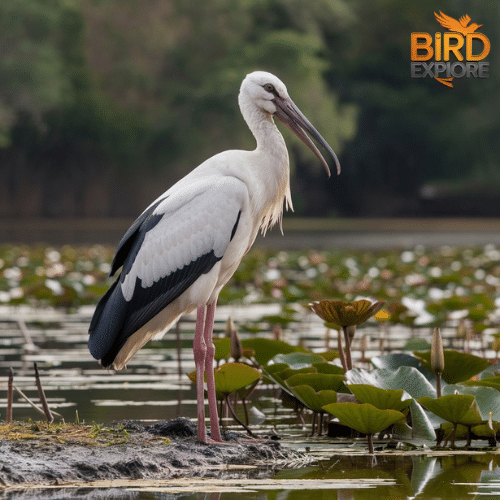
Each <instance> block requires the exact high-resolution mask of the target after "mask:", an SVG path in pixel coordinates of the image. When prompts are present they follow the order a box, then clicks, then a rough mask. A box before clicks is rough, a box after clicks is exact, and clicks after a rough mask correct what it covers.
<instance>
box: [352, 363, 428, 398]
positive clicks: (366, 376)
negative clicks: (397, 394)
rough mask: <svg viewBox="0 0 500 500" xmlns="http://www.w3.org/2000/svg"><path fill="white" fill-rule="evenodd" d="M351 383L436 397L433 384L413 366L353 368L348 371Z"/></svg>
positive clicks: (416, 396)
mask: <svg viewBox="0 0 500 500" xmlns="http://www.w3.org/2000/svg"><path fill="white" fill-rule="evenodd" d="M346 379H347V382H348V383H349V384H369V385H374V386H376V387H380V388H382V389H403V390H404V391H406V392H407V393H408V394H409V395H410V396H411V397H412V398H415V399H417V398H420V397H422V396H429V397H436V390H435V389H434V387H433V386H432V384H431V383H430V382H429V381H428V380H427V379H426V378H425V377H424V376H423V375H422V373H421V372H420V371H419V370H417V369H416V368H414V367H413V366H401V367H400V368H398V369H397V370H396V371H395V372H394V371H392V370H385V369H384V370H373V371H372V372H367V371H366V370H361V369H353V370H350V371H348V372H347V373H346Z"/></svg>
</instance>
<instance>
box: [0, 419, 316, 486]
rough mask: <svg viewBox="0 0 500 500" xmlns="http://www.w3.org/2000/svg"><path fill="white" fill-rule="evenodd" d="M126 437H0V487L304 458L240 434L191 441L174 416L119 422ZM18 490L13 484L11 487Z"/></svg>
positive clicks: (197, 471) (174, 474)
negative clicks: (90, 440)
mask: <svg viewBox="0 0 500 500" xmlns="http://www.w3.org/2000/svg"><path fill="white" fill-rule="evenodd" d="M119 426H120V429H121V432H122V435H125V436H126V439H118V440H116V441H115V442H108V443H107V444H105V445H97V446H96V445H91V444H86V443H83V444H82V443H78V442H68V441H65V440H63V439H59V440H58V439H57V437H56V439H50V440H47V439H33V438H30V439H25V438H23V436H22V435H20V436H19V437H18V438H17V439H3V440H2V441H1V442H0V486H1V487H2V488H7V489H9V487H19V486H20V485H62V484H64V483H74V482H78V483H86V482H90V481H97V480H113V479H173V478H179V477H192V476H198V477H200V476H202V477H220V476H221V474H223V473H224V471H226V472H227V471H228V470H232V471H233V473H234V472H235V469H233V468H232V466H235V465H239V466H240V465H241V466H245V465H258V466H262V468H269V474H272V473H273V469H274V468H275V467H281V468H283V467H286V466H287V464H294V465H297V462H303V463H305V462H306V460H307V459H306V458H304V457H303V456H302V455H300V454H299V453H297V452H295V451H292V450H287V449H285V448H283V447H281V446H280V444H279V442H278V441H275V440H272V439H269V440H265V441H256V442H246V441H245V440H246V439H247V438H246V436H245V435H244V434H242V433H232V432H226V433H225V435H224V436H223V437H224V439H225V440H227V441H229V442H231V444H229V445H204V444H201V443H199V442H197V441H196V426H195V425H194V424H193V423H192V422H191V421H190V420H188V419H184V418H179V419H175V420H170V421H163V422H158V423H156V424H154V425H143V424H141V423H140V422H136V421H123V422H120V424H119ZM16 489H17V488H16Z"/></svg>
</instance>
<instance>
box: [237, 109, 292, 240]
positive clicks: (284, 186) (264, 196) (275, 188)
mask: <svg viewBox="0 0 500 500" xmlns="http://www.w3.org/2000/svg"><path fill="white" fill-rule="evenodd" d="M240 108H241V112H242V114H243V118H244V119H245V121H246V122H247V125H248V127H249V128H250V130H251V131H252V134H253V135H254V137H255V139H256V141H257V148H256V149H255V151H254V153H255V154H256V155H258V156H259V168H258V169H256V171H255V172H253V173H252V174H253V176H255V177H260V181H261V182H262V190H261V192H260V193H259V200H255V201H256V205H260V207H259V209H258V211H259V212H261V213H262V230H263V232H265V231H266V230H267V229H268V228H269V227H271V226H273V225H274V224H276V223H277V222H281V218H282V214H283V202H284V201H285V202H286V206H287V208H291V209H292V210H293V207H292V200H291V194H290V162H289V158H288V150H287V148H286V144H285V140H284V139H283V136H282V135H281V133H280V131H279V130H278V127H276V125H275V123H274V120H273V118H272V116H271V114H269V113H267V112H266V111H264V110H262V109H261V108H259V107H258V106H256V105H255V103H253V102H251V101H250V102H249V101H246V102H244V101H243V102H242V101H241V100H240Z"/></svg>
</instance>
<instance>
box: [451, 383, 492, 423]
mask: <svg viewBox="0 0 500 500" xmlns="http://www.w3.org/2000/svg"><path fill="white" fill-rule="evenodd" d="M485 380H487V379H485ZM455 393H458V394H469V395H471V396H474V397H475V398H476V403H477V406H478V407H479V411H480V412H481V416H482V418H483V420H488V417H489V415H490V414H491V415H492V418H493V420H498V421H500V397H499V394H498V391H497V390H496V389H493V388H492V387H479V386H478V387H474V386H468V385H467V386H464V385H447V386H446V387H445V388H444V389H443V396H446V395H449V394H455Z"/></svg>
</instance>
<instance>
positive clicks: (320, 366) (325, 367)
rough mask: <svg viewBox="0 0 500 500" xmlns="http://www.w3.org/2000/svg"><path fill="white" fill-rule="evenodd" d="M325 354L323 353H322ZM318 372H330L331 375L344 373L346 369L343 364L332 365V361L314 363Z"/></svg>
mask: <svg viewBox="0 0 500 500" xmlns="http://www.w3.org/2000/svg"><path fill="white" fill-rule="evenodd" d="M321 356H323V355H321ZM312 366H314V368H316V370H317V371H318V373H329V374H331V375H343V374H344V370H343V368H342V367H341V366H337V365H332V364H331V363H313V364H312Z"/></svg>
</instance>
